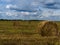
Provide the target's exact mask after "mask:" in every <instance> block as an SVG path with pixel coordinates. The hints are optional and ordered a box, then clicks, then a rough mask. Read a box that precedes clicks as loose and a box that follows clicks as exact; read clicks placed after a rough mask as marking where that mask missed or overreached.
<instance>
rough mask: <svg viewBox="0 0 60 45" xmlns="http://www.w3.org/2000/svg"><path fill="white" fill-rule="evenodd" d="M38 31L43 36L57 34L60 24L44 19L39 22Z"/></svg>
mask: <svg viewBox="0 0 60 45" xmlns="http://www.w3.org/2000/svg"><path fill="white" fill-rule="evenodd" d="M38 33H39V34H40V35H41V36H57V35H58V26H57V24H56V23H55V22H52V21H43V22H40V23H39V24H38Z"/></svg>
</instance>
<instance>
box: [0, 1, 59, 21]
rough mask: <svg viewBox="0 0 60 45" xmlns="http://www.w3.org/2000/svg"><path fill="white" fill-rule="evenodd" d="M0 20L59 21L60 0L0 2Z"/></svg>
mask: <svg viewBox="0 0 60 45" xmlns="http://www.w3.org/2000/svg"><path fill="white" fill-rule="evenodd" d="M0 19H21V20H54V21H60V0H58V1H57V0H0Z"/></svg>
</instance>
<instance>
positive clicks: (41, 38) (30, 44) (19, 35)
mask: <svg viewBox="0 0 60 45" xmlns="http://www.w3.org/2000/svg"><path fill="white" fill-rule="evenodd" d="M59 30H60V22H51V21H0V45H60V41H59V40H60V38H59V35H58V32H59Z"/></svg>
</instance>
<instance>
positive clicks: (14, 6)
mask: <svg viewBox="0 0 60 45" xmlns="http://www.w3.org/2000/svg"><path fill="white" fill-rule="evenodd" d="M11 7H12V8H17V6H16V5H12V4H8V5H6V8H8V9H9V8H11Z"/></svg>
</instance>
